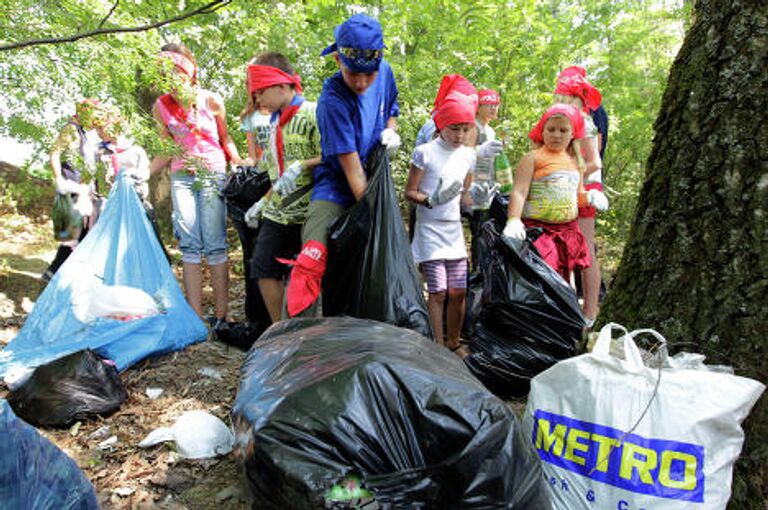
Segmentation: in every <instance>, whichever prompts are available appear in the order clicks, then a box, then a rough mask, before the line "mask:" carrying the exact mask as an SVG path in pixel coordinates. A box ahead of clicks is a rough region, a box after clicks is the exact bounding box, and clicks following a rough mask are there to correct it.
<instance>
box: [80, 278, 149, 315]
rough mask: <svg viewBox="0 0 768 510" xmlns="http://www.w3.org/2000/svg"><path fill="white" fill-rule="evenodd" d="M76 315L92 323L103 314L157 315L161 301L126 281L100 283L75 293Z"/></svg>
mask: <svg viewBox="0 0 768 510" xmlns="http://www.w3.org/2000/svg"><path fill="white" fill-rule="evenodd" d="M72 303H73V305H74V312H75V316H76V317H77V318H78V320H80V321H82V322H85V323H89V322H92V321H94V320H96V319H97V318H99V317H105V318H110V319H117V320H132V319H140V318H144V317H149V316H150V315H157V314H158V313H160V307H159V306H158V304H157V302H156V301H155V300H154V299H153V298H152V296H150V295H149V294H147V293H146V292H144V291H143V290H141V289H137V288H135V287H126V286H124V285H98V286H95V287H91V288H89V289H88V290H87V292H81V293H77V294H76V295H74V296H73V297H72Z"/></svg>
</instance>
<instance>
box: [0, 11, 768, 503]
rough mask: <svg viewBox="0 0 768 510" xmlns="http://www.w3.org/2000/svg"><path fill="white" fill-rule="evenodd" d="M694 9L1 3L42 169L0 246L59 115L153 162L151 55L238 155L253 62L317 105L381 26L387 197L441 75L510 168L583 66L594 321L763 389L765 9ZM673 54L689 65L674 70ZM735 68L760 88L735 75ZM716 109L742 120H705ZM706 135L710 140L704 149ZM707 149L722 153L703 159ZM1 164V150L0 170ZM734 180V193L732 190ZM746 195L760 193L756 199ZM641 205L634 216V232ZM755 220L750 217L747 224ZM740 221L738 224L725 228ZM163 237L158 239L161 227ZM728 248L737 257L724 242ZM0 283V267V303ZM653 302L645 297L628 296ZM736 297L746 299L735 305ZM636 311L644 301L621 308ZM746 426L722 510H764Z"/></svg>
mask: <svg viewBox="0 0 768 510" xmlns="http://www.w3.org/2000/svg"><path fill="white" fill-rule="evenodd" d="M691 3H692V2H691V1H689V0H606V1H600V0H582V1H578V2H576V1H573V0H561V1H555V0H539V1H535V0H507V1H502V0H482V1H474V2H470V1H458V0H454V1H448V0H444V1H438V0H420V1H415V2H414V1H411V0H381V1H377V2H366V3H351V2H343V1H332V0H305V1H302V2H274V1H265V2H255V1H245V0H213V1H211V0H192V1H185V0H179V1H177V2H147V1H142V0H110V1H107V0H103V1H98V0H62V1H46V0H43V1H32V0H17V1H14V2H12V3H11V2H6V3H5V4H4V5H3V7H2V8H0V91H1V92H0V136H4V137H7V138H12V139H14V140H16V141H18V142H22V143H26V144H32V146H33V147H34V152H35V154H36V156H37V158H36V159H34V160H33V161H32V162H30V163H28V164H26V165H25V166H24V168H23V169H22V172H21V174H20V177H18V176H17V177H16V178H14V179H3V178H2V177H3V173H2V170H3V169H2V168H0V212H2V215H0V234H1V235H0V237H2V236H3V235H7V232H8V229H7V228H6V227H7V226H8V225H11V223H13V225H14V226H13V228H14V233H15V234H19V235H18V236H17V237H18V238H19V239H22V238H23V236H21V235H20V233H23V231H24V229H28V226H27V224H26V223H24V220H23V219H24V217H25V215H27V216H29V215H36V214H38V213H40V211H44V213H43V214H47V212H48V210H49V209H50V207H49V206H48V205H47V204H50V200H51V197H52V193H53V192H52V186H51V185H48V183H47V182H46V183H45V184H44V185H41V183H42V182H44V181H41V180H40V179H48V178H49V177H50V170H49V169H48V168H47V165H46V164H45V163H44V162H45V159H46V156H47V152H48V149H49V147H50V144H51V142H52V140H53V137H54V136H55V134H56V133H57V131H58V129H59V128H60V127H61V126H62V125H63V123H64V122H66V120H67V118H68V117H69V116H70V115H71V114H72V113H74V103H75V101H77V100H79V99H81V98H83V97H97V98H101V99H108V100H110V101H112V102H113V103H115V104H116V105H117V106H119V108H120V109H121V111H122V112H123V113H124V114H125V115H126V116H127V118H128V120H129V122H128V123H129V130H130V132H131V134H132V136H133V138H134V139H135V140H136V141H137V142H138V143H139V144H141V145H142V146H144V147H145V148H146V149H147V150H148V152H149V153H150V155H152V154H156V153H158V152H159V151H161V150H162V147H161V144H160V142H159V139H158V136H157V134H156V130H155V126H154V124H153V121H152V120H151V118H150V115H149V110H150V107H151V105H152V102H153V100H154V97H155V94H154V93H153V91H152V90H151V88H150V87H149V84H148V80H147V77H148V76H151V75H152V74H153V73H152V72H150V70H152V69H154V68H155V65H156V63H155V62H156V54H157V52H158V50H159V48H160V46H161V45H162V44H164V43H166V42H178V41H181V42H183V43H185V44H186V45H187V46H189V47H190V48H191V49H192V51H193V52H194V53H195V55H196V56H197V60H198V63H199V64H200V68H201V71H200V79H201V83H202V85H203V86H204V87H206V88H208V89H212V90H214V91H216V92H218V93H220V94H221V95H222V96H223V97H224V98H225V102H226V107H227V113H228V124H229V128H230V133H231V134H232V135H233V137H234V138H235V140H236V143H237V144H238V147H239V148H240V151H241V152H242V153H245V140H244V136H243V134H242V133H241V132H240V131H239V129H238V126H239V119H238V116H239V113H240V111H242V109H243V108H244V106H245V86H244V78H245V65H246V62H247V60H248V59H249V58H250V57H252V56H253V55H255V54H257V53H259V52H262V51H267V50H273V51H280V52H282V53H284V54H285V55H286V56H287V57H288V58H289V59H290V60H291V61H292V62H294V63H295V66H296V69H297V70H298V72H299V74H300V75H301V77H302V80H303V83H304V88H305V95H306V96H307V97H308V98H309V99H316V98H317V96H318V95H319V93H320V90H321V87H322V82H323V80H324V79H325V78H327V77H329V76H330V75H331V74H332V73H333V72H334V71H335V64H334V62H333V60H332V59H330V58H322V57H320V56H319V54H320V52H321V51H322V49H323V48H324V47H325V46H327V45H328V44H329V43H331V42H332V41H333V28H334V27H335V26H336V25H338V24H339V23H341V22H342V21H343V20H344V19H345V18H347V17H348V16H349V15H351V14H353V13H356V12H366V13H368V14H371V15H373V16H376V17H378V18H379V19H380V20H381V23H382V25H383V28H384V34H385V43H386V44H387V47H388V49H387V52H386V58H387V60H389V61H390V63H391V64H392V67H393V69H394V71H395V75H396V78H397V82H398V86H399V88H400V96H399V102H400V106H401V117H400V119H399V131H400V134H401V136H402V138H403V147H402V148H401V150H400V152H399V153H398V155H397V157H396V159H395V160H394V162H393V174H394V177H395V180H396V183H397V185H398V189H402V187H403V183H404V180H405V176H406V172H407V168H408V163H409V159H410V154H411V151H412V149H413V145H414V140H415V137H416V133H417V131H418V129H419V128H420V126H421V125H422V124H423V123H424V122H425V121H426V120H427V119H428V117H429V111H430V108H431V104H432V101H433V98H434V96H435V93H436V92H437V87H438V84H439V82H440V79H441V77H442V76H443V75H444V74H447V73H461V74H464V75H465V76H467V77H468V78H469V79H470V80H471V81H472V82H473V83H475V84H476V85H477V86H478V88H485V87H489V88H495V89H497V90H499V91H500V92H501V95H502V106H501V109H500V119H499V120H498V121H496V122H495V123H494V127H496V128H497V132H498V133H499V134H500V135H501V137H503V138H505V139H506V141H507V155H508V156H509V159H510V160H511V161H512V162H513V164H515V162H516V161H517V160H518V159H519V158H520V157H521V156H522V155H523V154H524V152H525V151H526V150H527V147H528V141H527V138H526V135H527V133H528V131H529V130H530V128H531V127H532V126H533V124H534V123H535V122H536V120H537V119H538V118H539V116H540V115H541V113H542V112H543V110H544V109H545V108H546V107H547V106H548V105H549V104H550V102H551V94H552V91H553V88H554V82H555V78H556V76H557V74H558V72H559V71H560V70H561V69H562V68H564V67H567V66H569V65H574V64H577V65H582V66H584V67H585V68H586V69H587V71H588V76H589V79H590V81H591V82H592V83H593V84H595V85H596V86H597V87H598V88H599V89H600V90H601V92H602V93H603V103H604V106H605V108H606V109H607V111H608V114H609V117H610V122H611V124H610V132H609V144H608V149H607V152H606V157H605V162H604V168H605V173H604V181H605V184H606V186H607V193H608V196H609V198H610V200H611V209H610V210H609V211H608V212H607V213H603V214H601V215H599V217H598V227H597V230H598V242H599V245H600V247H601V253H600V257H601V259H602V261H603V269H604V274H605V275H606V276H608V277H609V278H608V279H609V280H610V277H611V276H612V274H613V272H614V271H615V269H616V267H617V266H618V263H619V261H620V259H621V257H622V253H623V252H624V248H625V245H626V246H627V250H626V253H625V259H626V260H625V262H624V263H622V268H623V269H622V271H621V273H623V274H624V276H625V278H623V279H622V278H621V275H620V277H619V278H617V279H616V285H615V287H614V289H615V290H616V292H614V293H613V294H612V293H611V292H610V290H609V294H608V299H607V302H606V304H605V307H604V310H605V311H606V314H604V315H609V316H610V317H611V318H616V319H617V320H620V321H623V322H624V323H625V324H627V325H630V323H631V322H635V321H639V324H638V325H644V326H648V325H653V326H654V327H658V328H659V329H660V330H661V331H662V332H663V333H664V334H665V335H667V337H668V338H670V340H671V341H672V342H679V341H681V340H683V341H685V340H687V341H688V343H689V344H693V345H694V349H693V350H696V351H697V352H705V353H706V354H707V355H708V356H709V355H712V356H711V358H709V359H710V360H711V361H713V362H722V363H727V364H731V365H734V366H736V368H737V373H740V374H744V375H749V376H752V377H757V378H760V379H763V380H764V376H765V373H766V372H765V367H764V365H765V359H766V357H765V356H764V355H763V354H761V353H764V352H765V348H764V346H765V345H766V344H765V328H766V321H765V317H766V314H765V313H763V312H764V310H765V303H766V301H765V299H764V295H765V294H764V289H765V283H764V282H765V281H766V278H765V277H764V275H765V274H768V273H766V272H765V270H766V268H768V263H767V262H766V261H767V260H768V259H767V258H766V256H765V255H764V253H765V252H766V251H765V250H764V249H763V246H764V242H765V239H766V238H765V237H764V236H763V237H760V236H761V235H762V234H761V232H764V220H761V219H760V218H761V216H758V215H757V212H761V211H762V209H760V208H761V207H762V205H763V204H764V198H761V197H764V196H765V189H766V187H765V186H764V183H765V182H766V180H765V178H764V177H761V176H760V172H761V170H760V168H764V166H763V167H760V165H761V164H764V161H766V158H765V157H762V156H760V154H761V153H760V151H761V150H764V149H763V147H765V146H766V145H767V144H762V145H761V144H760V143H758V142H755V141H754V140H753V139H752V138H751V136H752V135H751V134H750V133H753V132H754V133H757V134H758V136H756V137H755V139H756V140H757V139H760V136H759V133H764V125H765V122H764V120H762V118H761V117H760V115H762V116H763V117H764V115H765V113H764V112H765V108H764V104H765V103H764V98H765V97H766V96H765V92H764V91H765V90H766V88H765V87H766V80H765V77H766V75H765V72H764V70H765V69H766V67H765V65H764V62H765V59H766V53H765V47H766V45H765V44H764V43H765V37H766V35H765V34H766V33H768V32H766V31H765V27H766V26H768V16H767V15H766V7H765V3H764V2H763V1H761V0H744V1H741V0H728V1H720V0H718V1H714V0H697V1H696V2H693V3H695V4H696V14H694V13H693V6H692V5H691ZM684 38H685V39H686V41H688V45H687V47H685V46H684V47H683V50H682V51H681V56H679V57H678V58H677V60H676V61H675V65H674V66H673V60H675V55H676V54H677V53H678V50H679V49H680V46H681V43H683V39H684ZM748 57H751V58H752V60H754V62H755V64H754V65H755V67H756V69H758V70H760V69H762V74H760V72H759V71H754V72H753V70H752V68H751V67H750V65H747V64H744V63H743V62H741V60H744V59H748ZM670 69H672V74H671V75H670ZM675 71H677V73H675ZM670 77H672V78H673V79H670ZM744 84H748V87H746V88H745V87H744ZM739 87H741V88H739ZM665 89H667V94H666V96H665V97H666V100H665V101H663V96H664V94H665ZM687 98H690V99H691V101H690V104H689V103H688V102H687ZM704 100H706V101H704ZM753 101H754V103H753ZM726 104H728V105H729V106H728V108H731V107H733V108H734V110H733V111H732V112H731V113H733V112H736V113H738V114H739V115H738V116H736V115H730V114H729V115H730V116H727V117H726V118H721V117H719V116H718V115H720V114H722V112H723V108H725V106H724V105H726ZM753 104H757V105H763V107H760V106H758V107H754V106H753ZM745 105H746V106H745ZM718 112H720V113H718ZM754 112H758V114H757V115H752V113H754ZM710 113H711V115H710ZM742 114H744V115H742ZM710 117H712V118H710ZM657 118H658V120H657ZM656 129H658V132H657V131H656ZM673 129H674V131H672V130H673ZM702 129H704V130H705V131H706V133H710V134H711V133H715V132H716V133H719V135H718V136H720V135H722V136H720V138H717V137H709V138H707V139H706V143H704V141H702V136H699V135H700V131H702ZM762 136H763V138H764V135H762ZM667 142H668V143H667ZM678 142H679V143H678ZM707 144H715V145H717V144H720V146H726V145H728V146H730V147H731V149H733V150H729V151H722V153H721V152H720V151H710V150H709V145H707ZM734 144H735V145H734ZM654 148H656V149H654ZM736 149H738V150H736ZM652 150H656V153H655V157H654V153H653V152H652ZM5 152H6V147H5V146H3V145H0V161H1V160H3V159H4V158H3V156H4V154H5ZM712 154H715V156H718V155H720V156H723V157H722V158H720V159H718V158H716V157H714V156H712ZM649 156H650V158H649ZM740 158H741V159H740ZM745 158H746V159H745ZM749 158H752V159H749ZM670 161H671V162H672V163H668V162H670ZM744 161H748V162H750V163H749V164H746V165H745V164H744ZM728 165H731V166H728ZM723 168H725V169H730V170H729V172H730V173H729V172H725V173H724V172H723V171H722V169H723ZM694 170H695V171H694ZM734 172H735V173H736V174H738V175H741V174H739V172H742V173H743V175H744V177H743V179H744V181H743V186H742V183H741V181H739V179H738V178H736V177H733V174H734ZM691 178H695V179H694V180H695V183H696V185H697V187H696V188H695V189H699V190H701V189H706V190H710V189H713V190H714V191H712V192H707V193H703V192H702V193H699V194H698V195H696V197H694V198H692V199H691V198H690V197H691V195H690V194H691V190H692V189H693V188H691V187H690V182H689V180H690V179H691ZM758 179H759V183H760V185H758V186H754V185H753V182H757V180H758ZM678 180H679V182H678ZM48 182H50V181H48ZM695 189H694V191H695ZM643 190H644V191H643ZM670 190H672V191H675V190H677V191H679V193H680V200H679V201H677V202H674V201H671V200H669V196H668V195H669V193H667V192H669V191H670ZM721 192H722V193H721ZM719 194H726V195H727V196H728V197H731V196H732V197H736V198H733V200H731V201H726V203H725V204H724V205H723V204H719V205H721V207H720V208H715V209H712V210H713V211H714V213H712V214H705V212H706V211H709V210H710V207H711V205H710V202H711V200H710V199H714V198H717V197H719ZM673 195H674V193H673ZM701 196H703V197H704V199H705V200H704V199H701ZM638 197H641V200H640V207H639V209H638V211H639V212H640V213H641V214H639V215H636V206H637V205H638ZM657 199H658V200H657ZM689 199H690V200H689ZM691 200H693V202H694V203H692V202H691ZM761 200H762V201H761ZM718 203H719V202H718ZM41 204H42V206H41ZM742 206H743V207H742ZM753 209H758V210H757V211H755V214H754V215H752V214H751V212H752V210H753ZM648 211H653V212H654V214H653V215H650V214H649V213H648ZM740 211H741V212H744V211H746V212H747V213H749V214H737V213H739V212H740ZM161 218H162V219H164V220H165V223H166V226H167V223H168V222H167V215H166V216H165V217H164V218H163V215H162V214H161ZM742 218H755V220H754V223H750V222H749V221H747V220H742ZM38 219H40V218H38ZM42 219H43V220H45V219H46V218H45V217H44V216H43V218H42ZM670 219H671V220H672V221H667V220H670ZM661 220H665V221H661ZM725 220H728V221H725ZM750 221H751V220H750ZM729 222H730V223H729ZM38 224H40V222H38ZM689 227H690V228H689ZM633 229H634V230H636V231H637V233H638V234H637V235H636V236H635V237H636V239H634V240H633V241H634V244H633V243H632V242H630V243H629V244H628V243H627V241H628V239H629V237H630V233H631V230H633ZM657 231H660V232H661V233H660V234H659V233H658V232H657ZM742 236H743V237H744V238H745V239H748V240H749V243H747V244H745V243H743V242H737V241H738V240H739V239H742ZM169 240H170V238H169V237H168V238H167V239H166V241H169ZM2 241H3V240H2V239H0V244H2ZM19 242H23V241H19ZM761 242H762V243H763V244H760V243H761ZM713 246H714V247H715V251H716V252H717V256H715V257H712V259H711V261H708V262H710V263H708V264H702V261H701V260H700V259H701V257H698V260H697V262H696V263H689V258H687V257H688V256H681V255H680V254H682V255H685V254H691V253H694V254H697V255H701V256H703V255H704V254H708V253H710V252H711V251H712V247H713ZM633 247H634V249H633ZM718 247H720V248H718ZM708 249H709V251H708ZM718 250H719V251H718ZM720 252H722V253H720ZM649 253H650V254H651V255H652V256H649ZM662 255H664V256H662ZM676 257H677V258H676ZM691 259H692V260H693V259H697V257H695V256H693V257H691ZM681 260H682V262H681ZM723 261H725V262H723ZM744 261H747V262H745V263H743V264H742V262H744ZM643 263H644V264H643ZM645 266H647V267H645ZM710 266H714V267H710ZM724 267H725V268H726V269H728V268H730V269H732V271H731V272H728V271H723V270H722V268H724ZM3 275H4V270H3V263H2V261H1V260H0V283H3V282H4V281H5V280H3ZM627 275H628V276H627ZM628 280H629V281H628ZM649 282H650V283H649ZM682 282H687V283H682ZM761 282H762V283H761ZM649 286H652V288H653V290H654V292H650V293H649V292H640V290H642V289H643V288H647V287H649ZM745 287H749V288H751V289H757V290H753V291H751V292H753V294H745V293H744V291H743V289H744V288H745ZM4 290H5V289H4ZM761 292H762V294H761ZM633 293H634V294H633ZM0 294H2V293H0ZM634 295H636V296H639V297H638V298H637V299H634V298H633V299H629V298H630V297H633V296H634ZM751 295H754V296H756V298H755V297H752V298H750V297H749V296H751ZM25 296H26V294H25ZM723 296H725V297H726V298H727V299H724V298H723ZM646 298H647V299H646ZM699 298H701V302H699V301H697V300H698V299H699ZM761 298H762V299H761ZM643 300H645V301H643ZM16 301H17V302H22V301H23V300H22V299H17V300H16ZM701 303H704V304H706V305H707V306H708V308H702V307H701ZM672 304H674V305H675V306H674V307H673V306H671V305H672ZM22 305H23V302H22ZM22 308H24V307H23V306H22ZM14 317H17V318H18V319H19V320H21V319H22V318H23V314H20V313H19V312H15V313H14ZM664 317H666V319H668V320H662V318H664ZM649 318H650V319H649ZM651 319H652V320H651ZM14 320H16V319H14ZM749 325H754V327H751V326H749ZM737 326H738V327H737ZM684 343H685V342H684ZM678 345H681V344H678ZM761 376H762V377H761ZM763 400H765V399H763ZM753 415H754V416H753V417H752V418H751V420H748V421H747V424H746V425H747V427H746V428H747V445H746V446H745V448H744V451H743V456H742V459H741V460H740V462H739V464H738V465H737V470H736V474H735V477H734V482H733V499H732V502H731V505H730V508H738V509H739V510H741V509H745V508H750V509H753V508H754V509H757V508H760V509H762V508H766V507H765V504H766V502H767V501H768V497H767V496H766V494H767V492H766V491H767V490H768V488H767V486H766V480H768V477H766V476H765V474H766V473H768V464H766V459H768V447H767V446H766V442H765V441H764V439H763V438H764V437H765V434H766V433H768V428H766V425H765V424H766V423H768V422H766V420H765V416H766V406H765V405H762V407H760V406H758V408H756V409H755V411H754V412H753Z"/></svg>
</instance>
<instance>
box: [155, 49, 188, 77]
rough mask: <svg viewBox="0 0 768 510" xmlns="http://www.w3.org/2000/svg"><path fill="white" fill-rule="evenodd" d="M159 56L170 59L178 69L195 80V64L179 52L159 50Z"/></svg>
mask: <svg viewBox="0 0 768 510" xmlns="http://www.w3.org/2000/svg"><path fill="white" fill-rule="evenodd" d="M160 58H165V59H168V60H170V61H171V62H173V65H174V66H175V67H176V68H177V69H180V70H181V71H182V72H183V73H184V74H186V75H187V76H189V77H190V78H192V80H193V81H194V80H197V66H196V65H195V64H194V63H192V61H191V60H189V59H188V58H187V57H185V56H184V55H182V54H181V53H176V52H175V51H161V52H160Z"/></svg>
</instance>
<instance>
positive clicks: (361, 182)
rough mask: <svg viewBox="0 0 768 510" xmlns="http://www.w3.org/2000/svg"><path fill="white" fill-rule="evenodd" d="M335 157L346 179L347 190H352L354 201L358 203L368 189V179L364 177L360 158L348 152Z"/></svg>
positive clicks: (354, 153) (355, 153)
mask: <svg viewBox="0 0 768 510" xmlns="http://www.w3.org/2000/svg"><path fill="white" fill-rule="evenodd" d="M337 157H338V158H339V164H340V165H341V168H342V170H344V176H345V177H346V178H347V184H349V189H351V190H352V194H353V195H354V196H355V200H357V201H359V200H360V199H362V198H363V196H365V190H366V189H367V188H368V179H367V178H366V177H365V170H363V164H362V163H361V162H360V156H359V155H358V154H357V152H348V153H346V154H339V155H337Z"/></svg>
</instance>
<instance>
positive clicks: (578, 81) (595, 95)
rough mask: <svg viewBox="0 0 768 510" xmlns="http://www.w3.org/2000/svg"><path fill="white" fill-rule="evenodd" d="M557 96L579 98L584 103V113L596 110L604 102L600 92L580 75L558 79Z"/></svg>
mask: <svg viewBox="0 0 768 510" xmlns="http://www.w3.org/2000/svg"><path fill="white" fill-rule="evenodd" d="M564 72H565V71H564ZM561 76H562V73H561ZM555 94H560V95H563V96H576V97H578V98H579V99H581V102H582V103H584V111H586V112H590V111H592V110H596V109H597V108H598V107H599V106H600V103H601V102H602V101H603V96H602V94H600V91H599V90H597V89H596V88H595V87H594V85H592V84H591V83H589V82H588V81H587V80H586V79H585V78H583V77H582V76H580V75H578V74H571V75H569V76H566V77H564V78H560V79H558V80H557V85H556V86H555Z"/></svg>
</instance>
